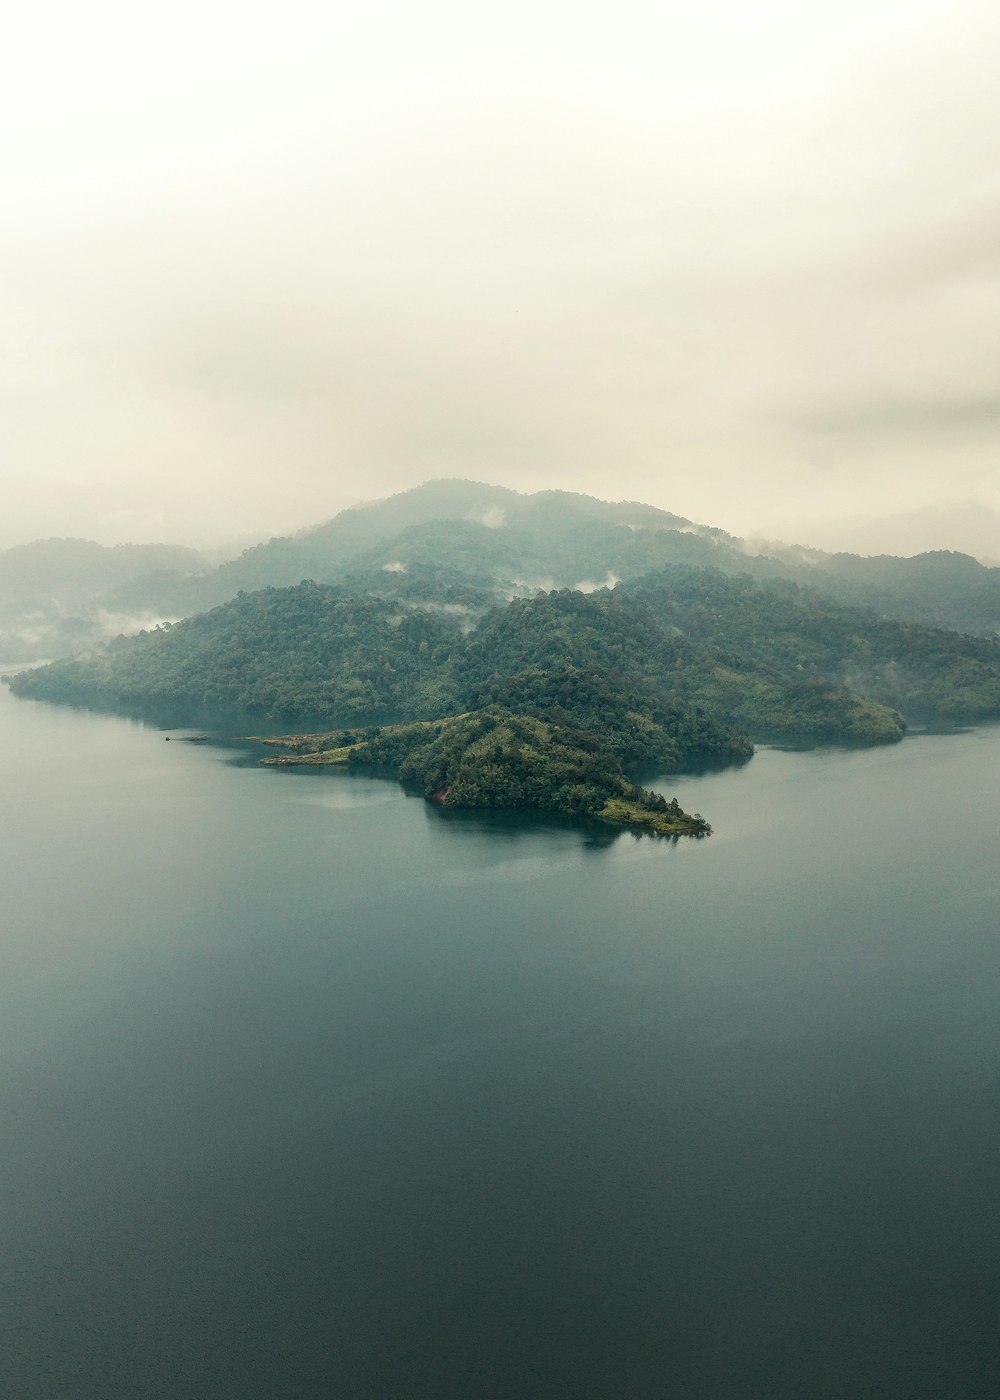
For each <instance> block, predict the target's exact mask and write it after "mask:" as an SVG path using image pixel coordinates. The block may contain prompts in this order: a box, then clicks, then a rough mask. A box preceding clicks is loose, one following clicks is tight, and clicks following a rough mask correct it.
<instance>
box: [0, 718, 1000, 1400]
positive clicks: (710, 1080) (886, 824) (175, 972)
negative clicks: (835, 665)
mask: <svg viewBox="0 0 1000 1400" xmlns="http://www.w3.org/2000/svg"><path fill="white" fill-rule="evenodd" d="M998 765H1000V730H998V729H996V728H983V729H978V730H975V731H972V732H969V733H967V734H962V735H955V736H950V737H943V736H917V737H913V738H910V739H907V740H906V741H905V742H904V743H903V744H902V745H901V746H899V747H897V748H893V749H887V750H879V751H874V752H835V751H818V752H813V753H783V752H779V751H776V750H765V751H763V752H761V753H759V754H758V756H757V757H756V758H755V759H754V760H753V762H752V763H751V764H749V765H748V766H747V767H746V768H744V769H742V770H740V771H733V772H728V773H723V774H718V775H715V776H712V777H707V778H701V779H685V780H684V781H683V782H681V783H677V784H674V785H671V786H669V787H668V788H667V791H669V792H676V793H677V796H678V797H679V799H680V801H681V803H682V805H683V806H685V807H688V808H689V809H697V810H699V811H701V812H703V813H704V814H705V815H706V816H707V817H708V818H709V819H710V820H711V821H712V822H713V823H714V825H715V827H716V835H714V836H713V837H712V838H711V839H710V840H708V841H705V842H701V843H695V842H681V843H680V844H679V845H677V846H676V847H671V846H669V845H668V844H666V843H657V842H654V841H652V840H649V839H642V840H639V839H636V838H634V837H632V836H630V835H626V836H623V837H621V838H616V839H614V840H612V841H610V842H601V841H595V840H594V839H593V837H592V836H591V835H590V834H588V833H586V832H581V831H578V830H574V829H572V828H569V827H553V826H546V825H544V824H539V823H533V822H524V821H517V820H513V819H499V820H496V821H493V822H489V821H484V820H477V819H475V818H460V819H458V820H448V819H445V818H443V817H442V816H441V815H440V814H439V813H437V812H435V811H432V810H431V809H429V808H428V807H426V806H425V805H424V804H423V803H422V802H421V801H420V800H419V799H415V798H412V797H407V796H404V795H403V794H402V793H401V792H400V791H399V790H398V788H397V787H396V786H395V785H393V784H391V783H385V782H380V781H377V780H369V779H364V778H351V777H347V776H344V775H340V774H312V775H304V774H292V773H288V772H277V771H274V770H263V769H259V768H255V767H252V766H246V765H241V764H239V763H238V762H235V761H234V753H233V752H231V751H226V750H224V749H217V748H212V747H206V746H203V745H202V746H192V745H186V744H182V743H178V742H176V740H175V741H173V742H171V743H169V744H167V743H164V740H163V735H162V734H159V733H157V732H156V731H155V730H152V729H147V728H143V727H141V726H139V725H134V724H130V723H128V722H126V721H123V720H121V719H115V718H109V717H103V716H97V715H88V714H83V713H77V712H73V711H68V710H59V709H55V708H50V707H46V706H42V705H38V704H33V703H30V702H19V701H16V700H14V699H12V698H11V697H10V696H9V695H8V694H7V693H6V691H3V692H2V693H0V769H2V780H3V840H2V850H3V931H2V942H0V957H2V968H0V1011H2V1015H0V1036H2V1059H0V1072H2V1083H0V1108H2V1113H3V1117H2V1122H3V1131H4V1149H3V1167H2V1173H0V1176H2V1197H0V1227H2V1241H0V1290H2V1291H0V1325H2V1329H3V1336H2V1338H0V1389H2V1392H3V1393H4V1394H7V1395H11V1396H14V1397H18V1400H34V1397H44V1400H50V1397H52V1398H53V1400H54V1398H55V1397H58V1400H64V1398H65V1400H96V1397H136V1400H147V1397H148V1398H150V1400H152V1397H156V1400H160V1397H163V1400H167V1397H169V1400H189V1398H190V1400H216V1398H217V1397H218V1398H219V1400H221V1398H222V1397H225V1400H246V1397H257V1396H260V1397H268V1398H270V1397H274V1400H292V1397H295V1398H296V1400H312V1398H313V1397H320V1396H323V1397H335V1398H336V1400H354V1398H355V1397H357V1400H459V1398H460V1397H461V1398H462V1400H467V1398H468V1400H471V1398H472V1397H477V1398H478V1397H485V1398H486V1400H492V1398H493V1397H503V1400H508V1397H509V1400H515V1397H517V1398H518V1400H520V1397H568V1398H570V1397H571V1398H572V1400H577V1397H579V1400H590V1398H591V1397H594V1400H598V1397H600V1400H603V1397H635V1398H636V1400H646V1398H647V1397H649V1398H650V1400H652V1397H666V1396H669V1397H678V1400H686V1397H698V1398H699V1400H700V1398H701V1397H705V1400H725V1398H726V1397H733V1400H736V1397H740V1398H741V1400H742V1398H743V1397H748V1396H754V1397H756V1396H760V1397H767V1400H783V1397H793V1396H794V1397H796V1400H800V1398H801V1397H823V1396H837V1397H851V1400H854V1397H868V1396H871V1397H879V1400H893V1397H901V1398H902V1397H906V1400H910V1398H911V1397H913V1398H914V1400H917V1398H920V1400H922V1398H923V1397H932V1396H933V1397H935V1398H936V1400H938V1398H939V1397H952V1396H955V1397H958V1396H961V1397H979V1396H992V1395H994V1394H995V1393H996V1384H997V1382H996V1376H997V1373H998V1363H1000V1336H998V1327H997V1318H998V1302H1000V1286H998V1258H1000V1251H998V1243H1000V1241H998V1234H1000V1223H998V1209H997V1201H998V1199H1000V1191H998V1187H1000V1170H998V1143H1000V1123H998V1108H1000V1103H998V1099H1000V1092H998V1085H1000V1043H998V1029H997V1027H998V1018H997V1011H998V1006H1000V937H998V918H997V910H998V899H997V895H998V883H1000V882H998V877H997V873H996V872H997V859H996V847H997V805H998V804H997V796H996V774H997V769H998Z"/></svg>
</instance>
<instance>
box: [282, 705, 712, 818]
mask: <svg viewBox="0 0 1000 1400" xmlns="http://www.w3.org/2000/svg"><path fill="white" fill-rule="evenodd" d="M260 742H261V743H265V744H270V745H273V746H275V747H279V748H282V749H284V750H286V752H285V753H282V754H281V755H280V756H276V757H273V758H265V759H263V760H262V762H263V763H266V764H269V765H271V766H274V767H292V766H313V767H315V766H335V767H347V768H353V769H360V768H370V769H374V770H376V771H377V772H380V773H384V774H386V775H392V776H394V777H398V778H399V779H400V781H402V782H403V783H405V784H409V785H413V786H415V787H418V788H419V789H421V790H422V791H423V794H424V796H425V797H426V798H427V800H428V801H430V802H433V803H435V804H436V805H437V806H439V807H440V808H442V809H444V810H449V809H456V810H466V811H468V810H476V809H486V810H511V809H521V810H528V811H534V812H543V813H551V814H556V815H560V816H564V817H576V818H580V817H584V818H592V819H596V820H597V821H600V822H604V823H609V824H611V825H614V826H623V827H630V828H632V829H634V830H639V831H648V832H650V833H652V834H654V835H657V836H670V837H677V836H707V835H708V834H709V833H710V832H711V827H710V826H709V824H708V822H706V821H705V819H704V818H703V817H701V816H700V815H698V814H697V813H696V814H694V815H693V816H692V815H691V814H690V813H688V812H685V811H683V810H682V809H681V807H680V805H679V804H678V802H677V801H676V799H673V800H671V801H668V800H667V799H666V798H665V797H662V796H661V795H660V794H659V793H655V792H651V791H649V790H648V789H647V788H642V787H639V786H638V785H637V784H635V783H633V782H631V781H630V780H629V779H628V778H627V777H626V776H625V773H624V772H623V771H622V767H621V764H620V762H619V760H618V758H617V757H616V755H615V753H614V751H613V750H612V749H611V747H610V745H609V744H608V743H607V742H606V741H605V740H603V739H602V738H600V737H599V736H598V735H595V734H591V733H589V732H588V731H586V730H582V729H576V728H572V727H569V726H565V725H555V724H548V723H546V722H545V721H544V720H539V719H535V718H534V717H532V716H530V715H519V714H513V713H512V712H511V711H509V710H505V709H503V708H502V707H500V706H490V707H489V708H487V709H484V710H475V711H472V712H471V713H469V714H463V715H454V716H451V717H449V718H447V719H440V720H429V721H421V722H417V723H412V724H399V725H392V726H388V727H385V728H370V729H365V730H362V731H360V732H359V731H354V730H349V729H341V730H333V731H330V732H327V733H323V734H288V735H283V736H280V737H277V738H261V739H260Z"/></svg>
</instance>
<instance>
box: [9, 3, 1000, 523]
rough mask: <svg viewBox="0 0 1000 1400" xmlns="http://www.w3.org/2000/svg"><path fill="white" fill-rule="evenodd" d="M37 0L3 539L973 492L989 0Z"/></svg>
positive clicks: (993, 186) (12, 116)
mask: <svg viewBox="0 0 1000 1400" xmlns="http://www.w3.org/2000/svg"><path fill="white" fill-rule="evenodd" d="M56 8H57V9H58V8H59V7H56ZM51 21H52V14H51V13H48V12H46V11H44V7H43V11H42V12H41V13H39V14H35V13H34V11H32V12H31V13H29V12H27V11H25V13H24V14H22V15H21V16H20V17H19V20H18V23H19V24H20V25H21V26H22V30H23V33H22V35H21V36H20V37H21V40H22V42H21V43H20V46H19V50H18V51H19V53H20V58H19V61H18V63H16V64H15V63H14V62H13V61H12V59H11V57H10V53H11V52H12V51H13V50H11V49H9V50H8V57H7V67H8V70H9V71H8V72H7V74H6V78H7V81H6V83H4V84H3V85H2V86H0V108H2V109H3V110H4V111H5V112H6V120H7V125H8V129H17V130H18V131H19V132H20V133H21V139H20V141H19V144H18V148H17V151H16V152H15V156H14V159H13V161H12V164H11V167H10V181H9V183H10V188H9V191H8V198H7V200H6V201H5V207H6V213H5V216H4V221H3V224H2V226H0V255H2V256H3V257H4V260H5V265H6V266H7V267H8V268H9V270H10V274H11V276H10V283H9V288H10V289H9V290H8V291H7V292H6V293H5V294H4V298H3V300H2V301H0V311H2V313H3V323H4V325H5V326H6V327H7V333H6V344H5V348H4V353H3V355H2V357H0V400H2V402H3V406H4V413H5V424H6V428H5V448H6V453H5V457H6V465H5V466H3V467H2V468H0V471H2V472H3V473H4V476H3V479H2V482H0V484H2V485H3V486H4V490H5V499H6V502H7V503H8V504H9V509H8V510H7V512H6V516H7V520H6V525H5V529H6V530H7V531H8V532H10V534H9V538H7V539H6V540H0V544H3V543H14V542H16V540H17V539H19V538H26V537H28V536H29V535H30V534H32V533H61V534H91V535H95V534H96V535H99V536H101V537H104V538H109V539H110V538H112V537H113V535H112V532H113V530H114V529H115V528H116V527H115V523H114V521H115V518H116V515H117V519H118V520H119V521H120V522H122V523H123V528H124V527H125V525H127V526H128V528H129V529H130V530H133V531H148V533H147V534H146V535H145V536H144V537H147V538H152V537H153V535H154V534H155V535H157V536H159V537H164V536H169V535H173V536H175V537H180V538H188V539H190V538H199V539H205V538H210V537H211V536H212V534H217V535H223V534H225V535H234V534H245V533H249V532H251V531H254V530H256V531H258V532H259V533H260V534H261V535H268V534H271V533H274V532H276V531H281V530H289V529H294V528H296V527H297V526H300V525H306V524H309V523H311V522H313V521H315V520H318V519H321V518H324V517H325V516H328V515H330V514H332V513H333V512H334V511H335V510H337V509H339V508H340V507H341V506H343V505H345V504H347V503H348V502H349V501H350V500H351V499H355V498H357V497H371V496H374V495H385V494H388V493H389V492H391V491H394V490H398V489H403V488H405V487H407V486H409V485H412V484H414V483H415V482H416V481H419V480H421V479H423V478H425V477H430V476H441V475H467V476H471V477H476V478H479V479H492V480H496V481H499V482H502V483H504V484H507V485H511V486H514V487H518V488H520V489H533V488H537V487H566V488H570V489H577V490H589V491H593V492H595V493H596V494H599V495H601V496H604V497H623V498H632V499H637V500H652V501H654V502H655V503H657V504H660V505H662V506H665V507H667V508H669V509H673V510H675V511H677V512H678V513H680V514H683V515H685V516H688V517H691V518H693V519H698V520H706V521H709V522H712V523H719V524H722V525H726V526H727V527H729V528H731V529H735V530H737V531H741V532H742V531H743V530H745V529H748V528H750V527H752V526H753V525H754V524H755V523H764V522H765V521H767V520H769V519H770V518H772V517H773V515H774V512H775V509H776V506H777V505H779V504H783V503H786V502H787V501H788V500H789V499H790V498H794V501H795V503H796V506H797V507H798V509H799V513H800V514H801V513H804V512H807V511H809V510H812V511H815V512H822V511H827V510H829V509H831V508H832V507H835V506H836V507H837V508H838V509H840V510H843V509H845V508H847V509H872V510H876V511H877V510H882V509H884V508H886V507H887V506H888V505H890V504H892V503H893V502H894V501H895V500H896V498H897V497H898V494H899V492H900V491H901V490H903V489H905V490H907V491H908V492H909V493H910V494H911V495H912V496H914V497H915V498H918V503H919V504H926V503H930V502H932V501H933V500H934V499H936V498H938V497H939V496H940V492H941V490H942V471H943V468H944V467H945V466H946V469H947V476H948V478H949V481H950V483H951V484H952V488H953V487H954V483H955V482H956V481H957V482H958V483H959V485H960V489H961V491H962V492H963V493H966V494H968V495H969V496H973V497H976V498H978V499H981V500H983V501H984V502H985V503H987V504H994V505H995V504H1000V495H998V493H1000V483H998V481H997V477H996V471H995V460H996V458H995V451H996V447H997V446H998V443H1000V425H998V424H997V422H996V408H995V402H996V401H995V390H994V386H995V384H996V383H997V380H998V371H1000V314H998V313H1000V305H998V290H997V289H998V280H997V273H998V270H1000V269H998V261H1000V252H998V250H1000V238H998V234H1000V181H998V177H997V174H996V172H997V170H998V169H1000V129H998V128H997V126H996V123H995V121H994V118H993V109H994V105H995V97H994V87H995V79H994V74H993V63H992V56H993V55H994V54H995V52H996V44H995V40H996V39H997V38H1000V17H998V15H997V14H996V13H995V12H994V9H993V7H990V6H987V5H985V4H958V5H957V6H956V5H949V6H947V7H946V6H944V4H943V3H919V2H918V3H913V4H909V5H905V6H904V5H903V4H902V3H898V0H897V2H891V0H871V3H866V4H861V3H860V0H848V3H846V4H844V5H841V6H838V7H836V8H835V9H827V10H821V9H817V7H813V6H802V5H793V4H790V3H783V2H782V0H762V3H761V4H760V5H756V6H753V7H739V8H737V7H735V6H732V5H726V6H723V5H718V4H716V5H712V4H707V5H706V4H700V5H695V4H693V3H675V4H672V5H668V6H666V7H664V6H662V5H660V6H654V5H652V4H643V3H638V2H637V0H626V3H625V4H624V5H620V6H616V7H615V8H614V10H613V11H612V10H611V9H610V8H609V7H606V6H603V5H585V6H584V7H583V8H582V9H581V8H580V7H574V9H573V11H572V12H570V10H569V8H568V7H567V6H566V5H563V4H558V3H554V0H542V3H541V4H536V5H534V6H532V7H531V10H530V13H529V9H528V7H527V6H526V5H523V4H514V5H513V6H512V7H506V8H505V10H504V12H503V15H502V17H501V16H500V15H499V14H496V15H494V14H487V13H486V12H482V11H479V12H476V11H475V7H472V9H471V10H470V8H469V7H459V6H457V5H454V4H444V3H440V2H439V0H432V3H430V4H429V5H428V6H425V7H420V10H419V13H418V12H417V11H416V10H414V9H413V8H412V7H405V6H402V5H392V4H375V5H373V6H369V7H363V8H357V7H356V9H355V11H352V12H351V13H350V14H347V13H346V12H338V13H337V14H336V15H334V13H333V12H332V11H331V12H330V13H329V14H326V13H325V12H323V13H320V12H318V11H316V10H315V9H311V8H307V7H304V6H301V5H297V4H295V3H293V4H292V5H291V6H290V7H289V8H288V9H287V11H283V12H282V20H281V23H280V24H276V23H275V22H274V21H273V18H272V17H271V16H270V12H269V11H267V10H266V9H264V8H263V7H254V6H252V5H251V7H250V9H249V10H245V9H240V10H239V11H238V12H237V10H236V8H235V7H234V6H232V5H227V4H211V3H210V4H208V5H207V6H204V7H202V8H201V9H199V10H198V11H197V12H196V11H195V10H194V8H193V7H191V6H188V5H185V4H180V5H179V6H178V7H177V9H176V11H174V12H172V21H171V25H170V26H169V27H168V29H169V32H167V31H166V30H165V31H162V32H161V31H160V30H156V31H155V32H154V30H153V29H152V28H151V27H150V24H151V21H149V20H148V18H147V19H144V18H143V17H142V14H141V13H140V12H138V11H136V10H135V9H134V7H133V8H126V7H124V6H122V5H118V4H112V3H107V0H105V3H98V4H97V6H96V9H94V8H92V9H90V10H88V15H87V18H86V20H84V19H82V18H80V17H77V18H76V19H73V18H72V16H70V17H69V19H68V22H67V23H68V28H66V29H65V30H64V31H63V33H64V38H65V43H64V45H63V46H62V47H58V48H56V49H54V50H53V48H52V46H51V44H50V43H49V29H50V26H51ZM195 39H197V42H193V41H194V40H195ZM32 55H34V61H32ZM143 522H145V523H143ZM133 537H138V536H137V535H135V534H134V535H133Z"/></svg>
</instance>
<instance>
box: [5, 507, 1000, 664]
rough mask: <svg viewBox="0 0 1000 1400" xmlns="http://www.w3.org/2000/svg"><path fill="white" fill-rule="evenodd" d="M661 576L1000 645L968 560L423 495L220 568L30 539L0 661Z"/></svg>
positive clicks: (650, 510)
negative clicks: (735, 583)
mask: <svg viewBox="0 0 1000 1400" xmlns="http://www.w3.org/2000/svg"><path fill="white" fill-rule="evenodd" d="M670 565H687V566H688V567H692V568H714V569H717V570H720V571H722V572H723V573H726V574H729V575H731V576H743V575H749V576H750V577H752V578H754V579H756V580H758V581H764V580H767V579H776V578H781V579H785V580H787V581H790V582H794V583H798V584H800V585H803V586H805V587H808V588H810V589H811V590H813V591H814V592H816V593H819V594H822V595H824V596H826V597H828V598H830V599H832V600H833V601H835V602H839V603H842V604H846V605H849V606H864V607H867V608H870V609H872V610H874V611H876V612H878V613H879V614H880V615H882V616H884V617H886V618H889V619H893V620H896V621H908V622H919V623H923V624H926V625H935V626H942V627H947V628H954V629H957V630H959V631H964V632H975V633H981V634H984V635H994V634H996V633H998V632H1000V569H996V568H987V567H985V566H984V565H982V564H980V563H978V562H977V561H976V560H975V559H972V558H970V557H969V556H968V555H964V554H956V553H952V552H949V551H940V550H939V551H934V552H930V553H926V554H921V555H917V556H915V557H914V558H912V559H898V558H894V557H892V556H885V555H883V556H878V557H874V558H863V557H861V556H858V555H852V554H828V553H825V552H823V551H822V550H817V549H809V548H802V547H798V546H794V547H790V546H787V545H782V544H777V543H772V544H768V545H767V546H766V547H756V546H755V547H750V546H748V545H747V544H746V542H745V541H743V540H740V539H739V538H737V537H735V536H733V535H729V534H727V533H726V532H725V531H724V530H719V529H715V528H712V527H710V526H707V525H701V524H696V523H694V522H692V521H690V520H687V519H685V518H684V517H683V516H679V515H675V514H672V513H671V512H669V511H665V510H660V509H657V508H656V507H653V506H648V505H643V504H641V503H639V502H608V501H599V500H596V499H595V498H593V497H591V496H584V495H578V494H574V493H572V492H565V491H543V492H538V493H536V494H535V495H523V494H521V493H519V492H517V491H511V490H508V489H506V488H503V487H496V486H489V485H486V484H483V483H479V482H470V481H431V482H427V483H425V484H424V485H422V486H419V487H415V488H414V489H413V490H411V491H404V492H402V493H400V494H399V495H397V496H392V497H390V498H389V499H388V500H385V501H378V502H375V503H373V504H370V505H365V506H357V507H353V508H351V509H349V510H346V511H342V512H341V513H340V514H339V515H337V516H335V517H334V518H333V519H332V520H330V521H327V522H326V523H325V524H322V525H318V526H316V527H314V528H313V529H309V530H304V531H302V532H301V533H299V534H298V535H295V536H288V537H283V538H275V539H272V540H269V541H267V542H266V543H263V544H259V545H255V546H253V547H252V548H250V549H247V550H244V551H243V553H242V554H241V555H240V556H239V557H238V558H235V559H230V560H228V561H227V562H224V563H222V564H221V565H218V566H213V565H212V563H211V562H210V561H209V560H208V559H207V558H205V557H204V556H203V555H199V554H197V553H195V552H194V551H192V550H183V549H179V548H175V547H173V546H142V547H138V546H125V545H123V546H118V547H117V548H116V549H115V550H103V549H102V547H101V546H99V545H95V544H92V543H88V542H87V541H42V542H39V543H37V544H34V545H30V546H19V547H18V548H17V549H14V550H8V551H7V552H6V553H5V554H0V656H4V657H6V658H7V659H10V660H15V659H23V660H28V659H33V658H39V657H52V656H63V655H68V654H71V653H73V652H76V651H79V650H81V649H83V648H84V647H86V646H90V645H92V644H93V643H94V642H96V641H98V640H99V639H101V638H102V637H103V636H107V635H109V631H110V632H111V634H113V630H125V627H126V623H129V624H131V625H134V623H135V621H136V620H141V619H142V618H146V619H148V620H150V621H156V620H161V621H162V620H165V619H171V620H176V619H178V618H180V617H188V616H192V615H194V614H195V613H199V612H203V611H205V610H207V609H209V608H212V607H215V606H217V605H218V604H220V603H223V602H226V601H228V600H230V599H232V598H235V597H236V596H237V595H238V593H240V592H256V591H259V590H261V589H263V588H268V587H274V588H283V587H289V586H293V585H295V584H298V583H300V582H301V581H302V580H303V579H313V580H315V581H316V582H318V583H328V584H337V585H340V586H343V587H346V588H348V589H349V590H350V591H352V592H364V593H370V594H372V595H373V596H376V597H382V598H386V599H389V600H392V601H396V602H399V603H401V604H405V605H408V606H414V605H416V606H420V607H423V608H426V609H429V610H437V611H440V612H442V613H443V614H444V615H447V616H451V617H459V618H460V619H461V620H462V621H463V622H464V623H465V624H466V625H469V624H471V623H474V622H475V621H476V620H477V619H478V618H479V617H481V616H482V615H483V614H484V613H486V612H487V611H489V609H491V608H493V607H495V606H496V605H497V604H500V603H504V602H507V601H509V600H510V599H511V598H512V597H516V596H525V597H530V596H532V595H534V594H535V593H537V592H539V591H540V590H541V591H550V590H552V589H560V588H573V589H580V590H584V591H586V590H593V589H594V588H596V587H599V586H602V585H604V584H613V583H614V582H615V581H617V580H620V579H624V580H634V579H637V578H639V577H641V576H643V575H645V574H648V573H650V572H653V571H657V570H659V569H662V568H664V567H666V566H670ZM29 577H30V579H31V586H30V587H28V588H26V587H25V580H26V579H27V578H29ZM146 625H149V623H148V622H147V623H146Z"/></svg>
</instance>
